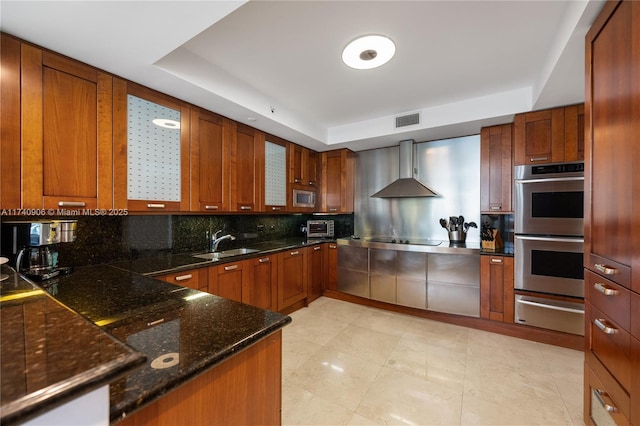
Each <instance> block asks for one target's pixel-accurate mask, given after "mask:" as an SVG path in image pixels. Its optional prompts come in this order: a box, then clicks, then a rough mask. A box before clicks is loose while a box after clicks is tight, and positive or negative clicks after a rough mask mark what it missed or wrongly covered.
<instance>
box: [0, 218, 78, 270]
mask: <svg viewBox="0 0 640 426" xmlns="http://www.w3.org/2000/svg"><path fill="white" fill-rule="evenodd" d="M76 226H77V221H76V220H38V221H6V222H2V245H1V248H2V255H3V256H6V257H8V258H9V262H10V264H13V265H15V269H16V271H17V272H19V273H21V274H24V275H25V276H27V277H28V278H31V279H33V280H36V281H43V280H48V279H49V278H53V277H56V276H58V275H61V274H68V273H70V272H71V268H70V267H61V266H59V265H58V249H57V247H58V244H60V243H68V242H72V241H75V239H76Z"/></svg>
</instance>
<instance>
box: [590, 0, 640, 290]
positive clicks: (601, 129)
mask: <svg viewBox="0 0 640 426" xmlns="http://www.w3.org/2000/svg"><path fill="white" fill-rule="evenodd" d="M607 6H608V7H607V8H605V9H606V10H608V11H609V13H611V16H610V17H609V18H608V20H606V21H605V20H604V19H600V20H598V21H596V23H594V27H593V28H592V29H591V30H590V32H589V34H588V35H587V37H588V38H587V51H586V56H587V57H586V59H587V62H586V63H587V64H590V66H589V67H587V76H586V78H587V87H590V88H591V90H590V91H587V94H586V104H585V105H586V108H585V110H586V114H585V119H586V120H587V131H588V137H589V138H590V139H591V141H590V144H589V143H587V147H586V149H587V152H586V158H587V159H588V161H587V162H586V164H585V166H586V167H585V169H586V170H585V223H586V227H585V266H586V267H587V268H589V269H591V270H592V271H595V272H596V273H600V274H605V275H606V276H607V278H609V279H610V280H611V281H614V282H616V283H617V284H620V285H622V286H624V287H627V288H633V289H634V290H635V291H636V292H640V256H639V255H638V253H640V220H638V217H639V216H638V212H639V211H640V173H638V165H640V149H638V148H639V147H638V135H639V134H640V66H639V63H640V58H639V57H638V55H639V53H638V52H639V50H638V49H637V46H636V49H635V51H634V49H633V43H632V40H635V41H637V40H638V37H640V23H639V22H638V13H640V12H639V11H638V9H640V7H639V6H640V5H639V4H637V3H636V2H621V3H619V4H611V5H609V4H608V5H607ZM634 16H635V22H634V25H635V26H634V25H632V24H631V23H632V19H633V17H634ZM605 22H606V24H605ZM596 24H597V25H596ZM634 31H635V33H634ZM634 54H635V56H634ZM589 193H590V196H589Z"/></svg>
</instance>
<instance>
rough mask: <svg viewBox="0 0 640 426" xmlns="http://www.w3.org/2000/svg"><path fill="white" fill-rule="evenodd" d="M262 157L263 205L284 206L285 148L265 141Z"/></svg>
mask: <svg viewBox="0 0 640 426" xmlns="http://www.w3.org/2000/svg"><path fill="white" fill-rule="evenodd" d="M264 157H265V158H264V203H265V204H266V205H268V206H286V205H287V151H286V148H285V147H284V146H282V145H278V144H275V143H271V142H268V141H267V142H265V146H264Z"/></svg>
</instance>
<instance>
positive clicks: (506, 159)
mask: <svg viewBox="0 0 640 426" xmlns="http://www.w3.org/2000/svg"><path fill="white" fill-rule="evenodd" d="M512 131H513V126H512V125H511V124H505V125H502V126H493V127H485V128H483V129H482V130H481V132H480V138H481V139H480V210H481V211H482V212H487V213H505V212H511V211H512V208H511V188H512V186H513V181H512V176H513V150H512V142H511V141H512V138H511V134H512Z"/></svg>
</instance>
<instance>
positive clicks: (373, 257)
mask: <svg viewBox="0 0 640 426" xmlns="http://www.w3.org/2000/svg"><path fill="white" fill-rule="evenodd" d="M369 265H370V268H371V269H370V272H371V275H373V274H382V275H393V276H394V277H395V276H396V251H395V250H380V249H370V250H369Z"/></svg>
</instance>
